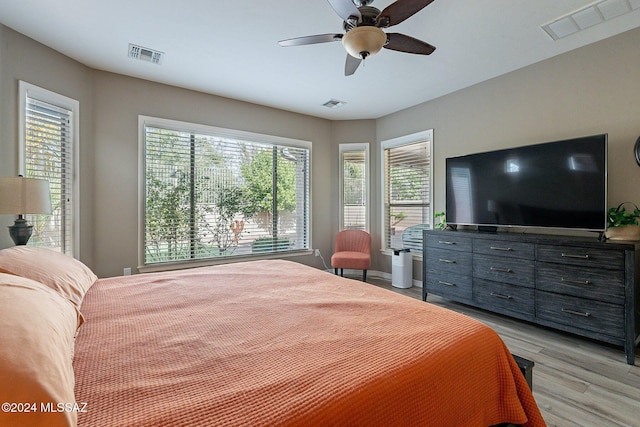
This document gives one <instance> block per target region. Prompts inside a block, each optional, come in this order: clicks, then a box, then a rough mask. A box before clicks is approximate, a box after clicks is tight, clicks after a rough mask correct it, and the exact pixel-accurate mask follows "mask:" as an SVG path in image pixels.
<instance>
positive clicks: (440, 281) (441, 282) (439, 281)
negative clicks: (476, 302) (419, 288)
mask: <svg viewBox="0 0 640 427" xmlns="http://www.w3.org/2000/svg"><path fill="white" fill-rule="evenodd" d="M438 283H439V284H441V285H445V286H451V287H455V286H456V285H455V284H454V283H449V282H443V281H442V280H438Z"/></svg>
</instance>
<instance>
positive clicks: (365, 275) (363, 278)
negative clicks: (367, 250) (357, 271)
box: [362, 270, 367, 282]
mask: <svg viewBox="0 0 640 427" xmlns="http://www.w3.org/2000/svg"><path fill="white" fill-rule="evenodd" d="M362 281H363V282H366V281H367V270H362Z"/></svg>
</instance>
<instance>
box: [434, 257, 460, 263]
mask: <svg viewBox="0 0 640 427" xmlns="http://www.w3.org/2000/svg"><path fill="white" fill-rule="evenodd" d="M438 261H440V262H444V263H447V264H455V263H456V262H455V261H454V260H452V259H442V258H440V259H439V260H438Z"/></svg>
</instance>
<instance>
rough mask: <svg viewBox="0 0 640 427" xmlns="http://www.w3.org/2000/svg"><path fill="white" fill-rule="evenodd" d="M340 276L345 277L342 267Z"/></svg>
mask: <svg viewBox="0 0 640 427" xmlns="http://www.w3.org/2000/svg"><path fill="white" fill-rule="evenodd" d="M340 277H344V268H341V269H340Z"/></svg>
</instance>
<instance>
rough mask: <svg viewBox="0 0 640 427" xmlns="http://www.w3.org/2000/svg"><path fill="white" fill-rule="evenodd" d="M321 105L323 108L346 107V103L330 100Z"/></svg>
mask: <svg viewBox="0 0 640 427" xmlns="http://www.w3.org/2000/svg"><path fill="white" fill-rule="evenodd" d="M322 105H323V106H324V107H327V108H340V107H342V106H344V105H346V102H344V101H338V100H337V99H330V100H328V101H327V102H325V103H324V104H322Z"/></svg>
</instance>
